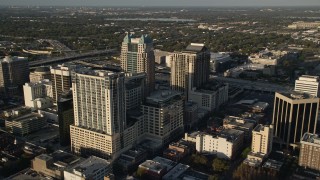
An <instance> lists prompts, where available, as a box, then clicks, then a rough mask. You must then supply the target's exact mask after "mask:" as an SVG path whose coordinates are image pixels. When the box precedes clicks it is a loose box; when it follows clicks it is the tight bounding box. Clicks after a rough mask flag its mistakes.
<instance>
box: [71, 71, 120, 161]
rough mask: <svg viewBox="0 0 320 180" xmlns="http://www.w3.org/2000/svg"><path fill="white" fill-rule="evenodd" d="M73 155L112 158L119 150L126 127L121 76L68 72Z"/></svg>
mask: <svg viewBox="0 0 320 180" xmlns="http://www.w3.org/2000/svg"><path fill="white" fill-rule="evenodd" d="M72 89H73V101H74V118H75V123H74V125H71V126H70V135H71V149H72V151H73V152H75V153H78V154H79V153H81V154H86V155H96V156H100V157H104V158H114V157H116V156H117V155H118V154H119V153H120V151H121V149H122V148H123V139H122V137H123V134H122V133H123V131H124V129H125V126H126V109H125V74H124V73H122V72H121V73H116V72H111V71H93V70H86V69H79V70H76V72H73V73H72Z"/></svg>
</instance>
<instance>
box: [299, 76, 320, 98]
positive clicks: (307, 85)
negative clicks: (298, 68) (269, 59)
mask: <svg viewBox="0 0 320 180" xmlns="http://www.w3.org/2000/svg"><path fill="white" fill-rule="evenodd" d="M319 83H320V81H319V76H308V75H302V76H301V77H299V79H297V80H296V84H295V87H294V90H295V91H298V92H302V93H307V94H310V95H312V96H315V97H319V92H320V88H319Z"/></svg>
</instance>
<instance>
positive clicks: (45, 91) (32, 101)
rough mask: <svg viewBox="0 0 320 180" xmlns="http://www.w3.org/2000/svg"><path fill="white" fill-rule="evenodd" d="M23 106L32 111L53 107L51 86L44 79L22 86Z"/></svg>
mask: <svg viewBox="0 0 320 180" xmlns="http://www.w3.org/2000/svg"><path fill="white" fill-rule="evenodd" d="M23 93H24V102H25V106H26V107H29V108H33V109H43V108H48V107H51V106H53V100H52V99H51V98H50V97H52V84H51V82H50V81H49V80H47V79H45V80H42V81H38V82H33V83H25V85H23Z"/></svg>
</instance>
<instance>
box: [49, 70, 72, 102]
mask: <svg viewBox="0 0 320 180" xmlns="http://www.w3.org/2000/svg"><path fill="white" fill-rule="evenodd" d="M72 69H75V67H74V66H68V65H64V64H62V65H58V66H57V67H51V69H50V72H51V81H52V91H53V93H52V94H53V102H54V103H55V104H56V103H57V102H58V98H59V96H60V95H61V94H62V92H64V91H69V90H70V89H71V85H72V84H71V70H72Z"/></svg>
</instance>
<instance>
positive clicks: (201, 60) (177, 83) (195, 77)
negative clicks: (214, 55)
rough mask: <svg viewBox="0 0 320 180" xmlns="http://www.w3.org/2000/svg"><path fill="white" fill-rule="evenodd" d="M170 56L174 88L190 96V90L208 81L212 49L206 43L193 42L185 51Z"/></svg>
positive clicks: (171, 81) (171, 83) (172, 85)
mask: <svg viewBox="0 0 320 180" xmlns="http://www.w3.org/2000/svg"><path fill="white" fill-rule="evenodd" d="M170 58H171V63H170V64H171V79H170V86H171V89H172V90H176V91H180V92H183V93H184V95H185V96H186V97H187V98H188V93H189V91H190V90H192V89H193V88H198V87H200V86H201V85H203V84H204V83H206V82H207V81H208V79H209V73H210V51H209V50H208V49H207V48H206V47H205V45H204V44H197V43H191V44H190V45H189V46H187V48H186V50H185V51H183V52H177V53H174V54H172V55H171V56H170Z"/></svg>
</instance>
